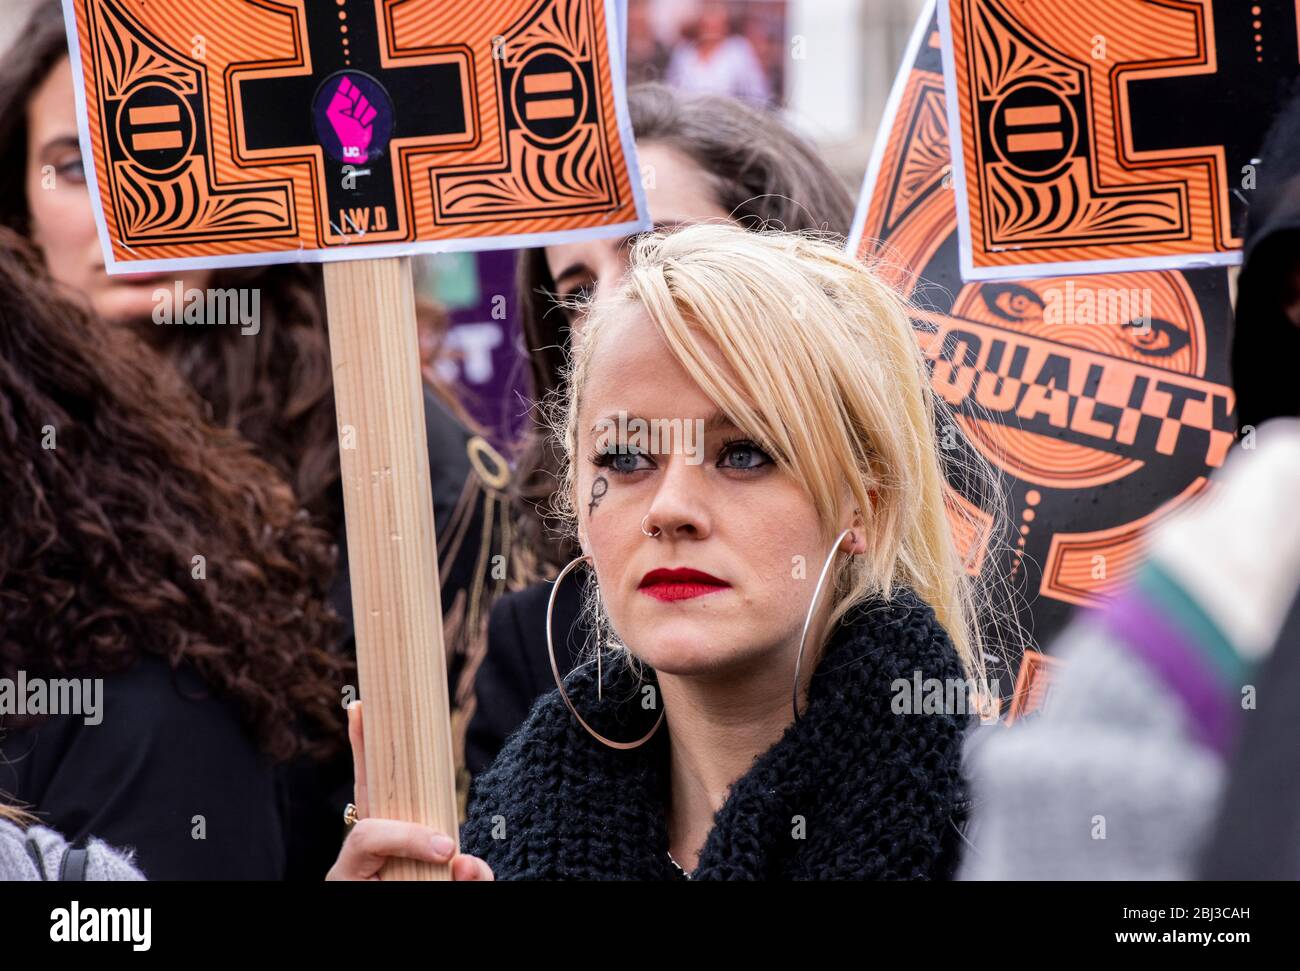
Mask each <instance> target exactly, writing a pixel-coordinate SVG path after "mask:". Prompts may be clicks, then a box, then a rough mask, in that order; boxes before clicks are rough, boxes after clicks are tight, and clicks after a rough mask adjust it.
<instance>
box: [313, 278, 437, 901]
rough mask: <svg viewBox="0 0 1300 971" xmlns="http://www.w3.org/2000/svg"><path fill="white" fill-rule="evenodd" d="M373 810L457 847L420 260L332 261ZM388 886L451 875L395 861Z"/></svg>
mask: <svg viewBox="0 0 1300 971" xmlns="http://www.w3.org/2000/svg"><path fill="white" fill-rule="evenodd" d="M325 298H326V303H327V306H328V311H329V335H330V355H331V358H332V365H333V371H334V400H335V406H336V410H337V412H338V422H339V432H340V448H339V455H340V461H341V465H342V473H343V502H344V511H345V513H346V516H347V542H348V561H349V570H350V574H351V581H352V611H353V618H354V624H355V627H356V643H357V668H358V674H359V677H360V680H361V685H360V687H361V692H362V694H361V696H362V698H363V699H364V701H365V706H366V709H365V710H366V722H365V724H366V731H365V750H366V780H367V786H368V790H369V812H370V815H372V816H376V817H380V818H384V819H400V820H405V821H407V822H416V823H423V824H425V825H427V826H432V827H434V828H436V829H438V830H439V831H441V832H443V833H446V834H447V835H449V836H450V837H451V838H452V839H453V840H457V842H459V838H458V834H457V809H456V781H455V778H456V776H455V765H454V763H453V756H452V741H451V722H450V717H449V709H448V700H447V662H446V655H445V653H444V649H443V639H442V610H441V606H440V603H439V596H438V590H439V582H438V557H437V543H436V541H435V537H434V526H433V495H432V492H431V490H430V486H429V448H428V439H427V438H426V436H425V428H424V387H423V383H422V380H421V377H420V356H419V336H418V333H417V328H416V320H415V293H414V290H413V288H412V281H411V261H410V259H409V258H405V257H404V258H399V259H381V260H354V261H346V262H338V263H327V264H325ZM382 877H383V879H385V880H449V879H450V878H451V873H450V867H448V866H445V865H444V866H438V865H434V864H429V863H418V862H415V861H413V860H392V861H391V862H389V863H388V864H387V865H386V866H385V867H384V869H383V872H382Z"/></svg>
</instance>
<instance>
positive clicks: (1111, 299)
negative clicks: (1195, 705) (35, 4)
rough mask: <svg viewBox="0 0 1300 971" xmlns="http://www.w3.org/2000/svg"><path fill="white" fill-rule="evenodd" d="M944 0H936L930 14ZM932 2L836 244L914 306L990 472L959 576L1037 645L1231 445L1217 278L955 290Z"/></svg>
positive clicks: (966, 432) (1217, 272) (967, 529)
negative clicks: (995, 477)
mask: <svg viewBox="0 0 1300 971" xmlns="http://www.w3.org/2000/svg"><path fill="white" fill-rule="evenodd" d="M944 2H946V0H938V3H939V4H942V3H944ZM949 118H950V113H949V110H948V101H947V94H946V92H945V86H944V77H943V42H942V39H941V34H940V31H939V29H938V18H937V16H936V14H935V10H934V4H931V5H930V8H929V9H928V10H927V11H926V12H925V13H924V14H923V16H922V18H921V20H920V21H919V22H918V24H917V29H916V31H915V33H914V35H913V38H912V44H911V46H910V48H909V53H908V56H907V60H906V61H905V63H904V65H903V67H902V70H901V71H900V73H899V76H898V79H897V81H896V82H895V85H894V90H893V93H892V94H891V97H890V103H889V106H888V108H887V111H886V116H885V119H884V122H883V124H882V127H881V131H880V135H879V136H878V138H877V144H876V148H875V152H874V154H873V157H872V160H871V164H870V167H869V169H868V172H867V179H866V183H865V185H864V187H863V193H862V198H861V201H860V205H859V212H858V218H857V222H856V225H855V229H854V235H853V240H852V243H851V246H852V248H853V251H854V252H855V253H857V254H858V256H859V257H860V258H861V259H862V260H864V261H865V262H867V263H870V264H872V265H874V266H875V267H876V268H877V269H878V270H879V271H880V272H882V273H883V274H884V275H885V276H886V277H887V278H888V279H890V280H891V281H892V282H894V284H895V285H896V286H897V287H898V288H899V289H900V291H901V292H903V293H904V294H905V295H906V296H907V297H908V298H909V299H910V300H911V302H912V303H913V305H914V307H915V311H914V317H913V327H914V330H915V332H916V336H917V340H918V343H919V344H920V346H921V348H922V350H923V351H924V353H925V355H926V358H927V360H928V361H930V363H931V367H932V370H931V374H932V383H933V387H934V390H935V392H936V393H937V394H938V395H939V396H940V397H942V398H943V399H944V401H945V402H946V403H947V404H948V405H949V406H950V407H951V408H952V410H953V412H954V413H955V415H956V420H957V422H958V424H959V425H960V426H961V431H962V433H963V436H962V437H963V439H964V444H965V447H969V448H971V449H974V450H975V451H977V452H978V453H979V455H980V456H981V457H982V458H984V459H985V460H987V461H989V462H990V463H992V464H993V465H994V466H995V467H996V468H998V469H999V470H1000V471H1001V472H1002V473H1004V474H1005V476H1006V483H1007V486H1008V491H1009V493H1010V496H1009V498H1010V509H1009V511H1010V514H1011V517H1012V522H1011V523H1010V525H1009V527H1008V531H1007V532H1006V533H1005V534H1001V533H1000V532H999V531H997V530H995V528H994V524H993V522H992V518H991V517H990V516H988V515H987V513H985V512H984V511H983V510H981V509H979V508H978V507H976V506H974V505H973V504H972V503H971V502H970V501H969V500H968V499H967V498H966V497H964V496H962V494H961V492H960V486H961V484H960V483H957V482H954V483H952V486H953V487H952V489H951V490H950V493H949V504H950V507H951V508H952V509H953V511H954V515H953V516H952V519H953V522H954V526H955V527H956V529H957V538H958V541H959V544H960V545H961V547H962V549H963V550H964V552H965V555H966V558H967V561H968V563H969V564H970V565H971V568H972V569H975V568H982V567H984V566H987V565H988V564H989V561H990V558H996V564H995V568H996V570H997V571H998V572H1000V573H1002V574H1003V575H1006V576H1009V577H1010V578H1011V580H1012V582H1013V585H1014V586H1015V587H1017V588H1018V590H1019V592H1020V593H1021V594H1023V596H1024V598H1025V600H1026V601H1027V604H1028V608H1027V609H1028V611H1029V616H1028V617H1025V618H1023V619H1024V621H1025V623H1026V626H1027V627H1028V628H1029V630H1030V632H1031V634H1032V635H1033V637H1034V639H1035V640H1036V641H1037V642H1038V643H1040V644H1045V643H1047V642H1048V641H1049V640H1050V638H1051V635H1052V634H1053V633H1054V632H1055V631H1057V630H1058V629H1059V628H1060V627H1061V626H1062V625H1063V624H1064V623H1065V621H1066V619H1067V618H1068V617H1069V615H1070V612H1071V610H1072V609H1073V607H1074V606H1075V605H1090V606H1095V605H1097V604H1100V603H1101V602H1103V601H1104V599H1105V598H1106V597H1107V595H1109V594H1111V593H1113V592H1115V591H1117V590H1119V589H1120V588H1121V587H1123V585H1124V584H1125V583H1126V582H1127V581H1128V580H1129V579H1130V578H1131V577H1132V575H1133V573H1134V570H1135V568H1136V567H1137V565H1138V564H1139V563H1140V562H1141V557H1142V552H1143V537H1144V535H1145V533H1146V531H1147V529H1148V528H1149V527H1150V526H1152V525H1153V524H1154V523H1155V522H1157V521H1158V520H1160V519H1161V518H1162V517H1165V516H1167V515H1169V514H1170V513H1171V512H1172V511H1174V510H1175V509H1177V508H1178V507H1179V506H1180V505H1181V504H1183V503H1185V502H1187V501H1188V500H1190V499H1191V498H1193V497H1195V496H1196V495H1198V494H1199V493H1200V492H1201V491H1202V490H1203V489H1205V488H1206V486H1207V482H1208V477H1209V475H1210V474H1211V473H1212V472H1213V471H1214V470H1215V469H1216V468H1217V467H1218V466H1219V465H1220V464H1222V462H1223V460H1224V458H1225V456H1226V454H1227V451H1228V449H1229V448H1230V447H1231V445H1232V443H1233V441H1234V437H1235V431H1236V422H1235V419H1234V408H1235V397H1234V395H1233V392H1232V389H1231V387H1230V385H1229V381H1228V362H1227V357H1228V347H1229V343H1230V338H1231V332H1232V308H1231V304H1230V302H1229V288H1228V271H1227V270H1226V269H1225V268H1203V269H1196V270H1183V271H1176V270H1165V271H1152V270H1141V271H1131V272H1114V271H1107V272H1097V271H1096V270H1093V271H1092V272H1089V273H1087V274H1084V273H1081V272H1078V273H1073V274H1068V275H1057V276H1046V277H1040V278H1031V279H1026V278H1020V279H1015V280H985V281H967V280H965V279H964V278H963V275H962V272H961V267H960V259H959V245H958V236H959V227H958V209H959V207H960V205H961V197H960V195H959V193H958V192H957V191H956V187H955V184H954V179H953V147H952V144H951V140H950V137H949V136H950V129H949Z"/></svg>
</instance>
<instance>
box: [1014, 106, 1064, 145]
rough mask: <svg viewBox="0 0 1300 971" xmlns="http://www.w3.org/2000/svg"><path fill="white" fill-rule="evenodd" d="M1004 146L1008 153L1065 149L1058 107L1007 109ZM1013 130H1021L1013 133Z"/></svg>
mask: <svg viewBox="0 0 1300 971" xmlns="http://www.w3.org/2000/svg"><path fill="white" fill-rule="evenodd" d="M1005 125H1006V129H1007V135H1006V145H1007V151H1009V152H1015V153H1020V152H1051V151H1059V150H1061V149H1063V148H1065V133H1064V132H1063V131H1062V125H1063V122H1062V119H1061V106H1060V105H1035V106H1033V107H1029V108H1008V109H1007V113H1006V115H1005ZM1044 126H1054V127H1052V128H1049V129H1048V130H1047V131H1024V130H1023V129H1027V128H1039V127H1044ZM1015 129H1021V130H1020V131H1015Z"/></svg>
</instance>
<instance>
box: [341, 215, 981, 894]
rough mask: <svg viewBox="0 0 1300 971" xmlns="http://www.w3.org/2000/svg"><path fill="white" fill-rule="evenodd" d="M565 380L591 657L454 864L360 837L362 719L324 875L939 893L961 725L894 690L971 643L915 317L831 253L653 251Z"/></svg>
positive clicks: (598, 320)
mask: <svg viewBox="0 0 1300 971" xmlns="http://www.w3.org/2000/svg"><path fill="white" fill-rule="evenodd" d="M566 387H567V394H568V398H567V400H566V401H565V402H564V407H563V418H562V420H561V421H560V422H559V424H560V425H561V428H560V429H559V431H560V434H561V440H562V442H563V446H564V452H565V454H566V456H567V459H568V467H567V470H566V478H565V482H564V486H563V488H562V489H561V491H560V493H559V494H558V500H559V505H560V509H561V512H562V513H563V514H564V515H565V516H566V518H567V519H568V521H569V522H570V524H571V526H572V528H573V530H574V535H575V537H576V539H577V541H578V543H579V544H580V547H581V549H582V550H583V551H584V555H583V556H582V557H580V558H579V559H578V560H575V561H574V562H573V563H571V564H569V566H567V567H566V568H565V569H564V571H562V572H561V574H560V577H559V579H558V580H557V584H563V583H565V582H574V579H573V577H572V576H569V574H571V573H573V572H574V571H576V570H587V571H590V573H591V578H590V579H591V581H592V582H589V583H588V584H587V586H588V588H589V589H590V590H591V591H593V596H592V598H591V602H590V603H589V604H588V605H587V606H588V609H589V610H590V611H591V612H592V614H593V626H594V629H595V630H596V632H597V636H596V638H595V639H596V641H597V643H596V644H595V645H594V648H595V649H596V651H597V652H598V653H597V656H596V658H594V659H593V660H592V661H591V662H590V663H588V664H586V665H584V666H580V667H579V668H578V669H577V670H576V671H574V672H573V673H572V674H571V675H570V676H569V677H568V678H567V679H566V680H565V681H564V683H563V684H562V685H560V686H559V690H556V691H554V692H552V693H551V694H550V695H548V696H546V697H544V698H542V699H541V700H540V701H539V702H538V703H537V705H536V706H535V707H534V709H533V711H532V713H531V715H530V716H529V718H528V720H527V721H526V722H525V724H524V725H523V727H522V728H521V729H520V730H519V731H518V732H517V733H516V734H515V735H514V736H512V737H511V739H510V741H509V742H508V743H507V744H506V747H505V748H504V750H503V751H502V753H501V755H500V756H499V757H498V759H497V760H496V762H495V763H493V765H492V767H491V768H490V769H489V770H488V771H487V772H486V773H484V774H483V776H481V778H480V779H479V780H477V781H476V783H475V787H474V789H473V792H472V795H471V805H470V811H469V817H468V820H467V822H466V823H465V825H464V827H463V829H462V832H461V846H462V849H463V851H464V852H463V853H460V854H454V852H453V846H452V842H451V840H450V839H449V838H448V837H447V836H446V835H444V834H436V833H434V832H432V831H431V830H429V829H427V828H425V827H421V826H417V825H414V824H407V823H401V822H396V821H392V820H375V819H367V818H364V817H365V816H366V805H365V796H364V789H365V769H364V764H363V763H362V761H361V748H360V746H359V744H358V743H359V741H360V738H361V722H360V717H359V715H360V711H359V709H356V710H354V711H353V747H354V759H356V760H357V785H358V792H357V796H358V811H359V815H360V816H361V817H362V818H361V820H360V822H359V823H358V824H357V825H356V826H355V827H354V829H353V831H352V833H351V834H350V836H349V838H348V840H347V842H346V843H345V845H344V847H343V850H342V852H341V854H340V856H339V859H338V861H337V862H336V863H335V866H334V868H333V869H332V871H331V874H330V875H331V877H332V878H335V879H373V878H375V876H376V875H377V873H378V871H379V868H380V867H381V866H382V864H383V862H384V861H385V859H387V858H388V857H391V856H406V857H414V858H418V859H427V860H440V861H444V862H445V861H446V860H448V859H451V858H452V857H453V855H454V856H455V858H454V859H453V866H452V869H453V875H454V876H455V877H456V878H458V879H491V878H493V877H494V876H495V877H496V878H502V879H636V880H661V879H663V880H672V879H683V878H687V877H690V878H695V879H778V880H781V879H874V878H884V879H900V878H901V879H928V878H942V877H947V876H950V875H951V872H952V868H953V865H954V864H955V862H956V856H957V847H958V846H959V844H960V833H959V831H958V826H959V825H960V823H961V816H962V813H963V807H964V799H965V797H964V787H963V782H962V778H961V772H960V762H961V758H960V752H961V745H962V738H963V731H964V729H965V727H966V726H967V724H968V722H969V718H970V716H969V714H968V713H967V712H966V711H965V710H964V707H965V706H964V705H962V704H958V705H957V706H956V709H962V710H956V709H954V708H953V707H952V706H948V707H946V708H944V709H943V710H937V709H936V707H934V706H926V707H925V709H924V710H917V709H916V708H914V707H913V705H912V700H913V696H912V692H911V686H912V685H913V683H914V682H915V680H916V679H919V682H920V683H924V684H930V679H938V681H939V683H942V684H945V685H952V684H954V683H955V684H957V685H961V684H964V683H969V681H970V680H971V679H980V678H982V676H983V662H982V657H983V654H982V651H981V646H980V635H979V633H978V629H977V625H976V623H975V615H976V606H975V604H976V598H975V596H974V592H973V591H974V585H973V584H972V581H971V580H970V579H969V578H968V576H967V573H966V571H965V570H964V568H963V564H962V562H961V561H960V558H959V556H958V553H957V551H956V549H955V546H954V543H953V540H952V535H953V534H952V531H951V528H950V524H949V521H948V519H947V516H946V514H945V503H944V469H943V463H942V460H941V456H942V454H943V453H941V451H940V449H939V444H938V440H937V436H936V431H935V429H936V423H937V422H942V421H944V420H945V418H944V416H942V415H941V414H940V413H939V412H938V409H939V408H940V405H939V403H938V402H937V401H936V399H935V398H934V396H933V395H932V393H931V391H930V389H929V382H928V380H927V372H926V368H925V364H924V361H923V359H922V357H921V355H920V352H919V351H918V348H917V343H916V340H915V338H914V336H913V333H912V329H911V325H910V321H909V317H908V313H907V308H906V307H905V306H904V304H903V303H902V302H901V301H900V300H899V298H898V297H897V296H895V294H894V293H892V292H891V291H890V290H889V289H887V288H886V287H885V286H884V285H883V284H882V283H880V282H879V281H878V280H877V279H876V278H875V277H874V276H873V275H872V274H871V273H870V272H869V271H868V270H867V269H865V268H863V267H862V266H860V265H859V264H857V263H856V262H854V261H853V260H852V259H851V258H849V257H847V256H845V255H844V254H843V253H842V252H841V251H840V250H839V248H838V247H835V246H832V245H830V244H827V243H824V242H819V241H816V240H812V239H808V238H805V237H801V236H797V235H785V234H765V233H747V232H745V231H744V230H741V229H739V228H735V227H726V226H718V225H712V224H707V225H699V226H694V227H690V228H687V229H682V230H680V231H678V232H676V233H671V234H663V233H660V234H656V235H652V236H648V237H645V238H643V239H642V240H640V241H639V242H638V243H637V244H636V245H635V247H634V250H633V253H632V257H631V264H630V268H629V271H628V273H627V275H626V277H625V279H624V281H623V283H622V284H621V285H620V287H619V288H618V289H617V290H616V291H615V292H614V293H613V294H612V295H610V296H608V297H607V298H605V299H602V300H601V301H599V302H598V304H597V305H596V306H595V307H594V308H593V309H592V311H591V314H590V317H589V319H588V322H587V324H586V326H585V327H584V331H583V336H582V340H581V342H580V346H579V347H578V348H577V352H576V355H575V362H574V368H573V372H572V374H571V375H570V380H569V381H568V382H567V385H566ZM700 432H702V435H700ZM969 471H970V470H968V472H969ZM976 471H978V470H976ZM901 683H906V685H907V686H908V688H907V691H906V692H904V691H902V690H900V685H901Z"/></svg>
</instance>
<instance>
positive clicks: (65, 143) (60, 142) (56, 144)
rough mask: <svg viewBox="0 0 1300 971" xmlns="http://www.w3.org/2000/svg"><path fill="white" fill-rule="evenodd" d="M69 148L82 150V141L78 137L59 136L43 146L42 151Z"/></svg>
mask: <svg viewBox="0 0 1300 971" xmlns="http://www.w3.org/2000/svg"><path fill="white" fill-rule="evenodd" d="M69 146H71V147H73V148H80V147H81V141H80V139H78V138H77V136H76V135H59V136H57V137H55V138H51V139H50V140H49V141H47V142H46V143H45V144H44V145H42V146H41V151H42V152H48V151H51V150H52V149H58V148H66V147H69Z"/></svg>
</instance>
